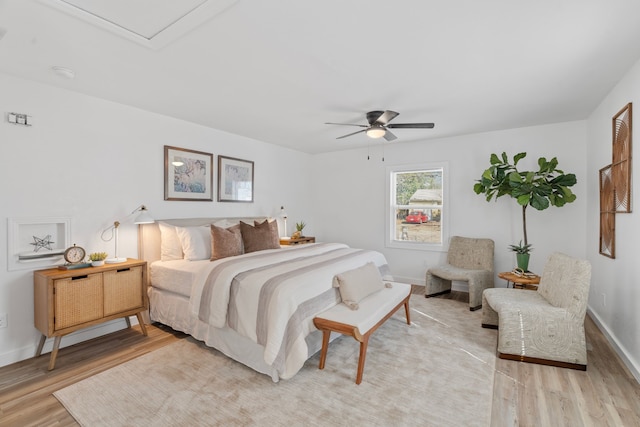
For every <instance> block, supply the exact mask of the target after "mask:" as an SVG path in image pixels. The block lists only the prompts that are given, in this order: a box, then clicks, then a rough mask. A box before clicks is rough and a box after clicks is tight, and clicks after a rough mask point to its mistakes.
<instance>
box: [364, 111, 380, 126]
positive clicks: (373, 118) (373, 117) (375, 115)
mask: <svg viewBox="0 0 640 427" xmlns="http://www.w3.org/2000/svg"><path fill="white" fill-rule="evenodd" d="M383 114H384V111H378V110H376V111H369V112H368V113H367V122H369V124H370V125H372V124H374V123H376V122H377V121H378V119H379V118H380V117H382V115H383Z"/></svg>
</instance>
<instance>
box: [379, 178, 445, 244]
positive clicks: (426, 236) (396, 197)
mask: <svg viewBox="0 0 640 427" xmlns="http://www.w3.org/2000/svg"><path fill="white" fill-rule="evenodd" d="M442 176H443V174H442V168H438V169H428V170H416V171H402V172H392V182H393V188H392V189H391V190H392V191H394V193H395V194H393V197H392V200H393V203H394V205H393V209H394V212H395V221H392V222H393V236H394V237H393V238H394V240H396V241H411V242H420V243H432V244H441V243H442V227H441V218H442V208H443V204H442V188H443V187H442Z"/></svg>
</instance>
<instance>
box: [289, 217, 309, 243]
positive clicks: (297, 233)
mask: <svg viewBox="0 0 640 427" xmlns="http://www.w3.org/2000/svg"><path fill="white" fill-rule="evenodd" d="M306 225H307V224H305V223H304V221H300V222H296V231H295V232H294V233H293V234H292V235H291V238H292V239H300V238H304V236H303V235H302V230H304V227H306Z"/></svg>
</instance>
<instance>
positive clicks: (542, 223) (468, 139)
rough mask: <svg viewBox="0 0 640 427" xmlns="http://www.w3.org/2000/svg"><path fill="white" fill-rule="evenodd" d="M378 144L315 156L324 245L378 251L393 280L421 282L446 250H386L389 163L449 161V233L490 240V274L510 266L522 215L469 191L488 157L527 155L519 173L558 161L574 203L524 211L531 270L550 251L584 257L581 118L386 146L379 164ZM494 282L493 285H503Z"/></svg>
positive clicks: (505, 202)
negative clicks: (572, 180) (570, 181)
mask: <svg viewBox="0 0 640 427" xmlns="http://www.w3.org/2000/svg"><path fill="white" fill-rule="evenodd" d="M380 144H381V143H378V145H376V146H372V148H371V149H370V152H371V159H370V160H367V149H359V150H347V151H341V152H334V153H328V154H321V155H316V156H314V159H313V165H314V180H313V186H314V187H313V188H314V191H313V192H314V194H315V196H316V199H315V203H316V204H315V206H316V208H315V211H316V214H317V216H318V218H321V223H320V224H318V227H319V230H320V231H319V232H318V235H320V236H321V237H322V239H323V240H340V241H345V242H346V243H348V244H350V245H351V246H355V247H363V248H369V249H375V250H379V251H381V252H383V253H384V254H385V256H386V258H387V261H388V262H389V265H390V267H391V270H392V274H394V276H396V277H398V278H400V279H401V280H405V281H410V282H412V283H416V284H424V280H425V279H424V276H425V272H426V269H427V267H428V266H431V265H434V264H437V263H439V262H442V261H443V260H444V259H445V256H446V254H445V253H444V252H432V251H419V250H408V249H392V248H387V247H385V241H384V229H385V227H384V221H385V192H386V191H387V189H386V187H385V175H386V167H387V166H390V165H402V164H415V163H419V162H439V161H446V162H448V164H449V181H450V188H449V198H450V200H449V202H448V203H447V205H446V208H447V209H449V220H450V224H449V225H450V235H463V236H472V237H489V238H492V239H494V241H495V244H496V249H495V267H496V274H497V273H498V272H500V271H509V270H511V269H512V268H513V267H514V266H515V255H514V254H513V252H510V251H509V250H508V249H507V247H508V245H509V244H513V243H518V242H519V241H520V240H521V239H522V238H523V237H522V216H521V213H522V210H521V208H520V207H519V205H517V203H516V202H515V200H513V199H511V198H508V197H502V198H500V199H499V200H498V201H497V202H491V203H487V202H486V200H485V199H484V197H483V196H480V195H476V194H475V193H474V191H473V185H474V184H475V181H476V180H477V179H479V178H480V176H481V175H482V172H483V171H484V170H485V169H486V168H488V167H489V157H490V155H491V153H498V154H500V153H502V152H503V151H506V152H507V154H508V155H509V156H510V157H513V155H515V154H516V153H518V152H522V151H524V152H527V157H526V158H525V159H523V160H521V162H520V163H519V164H518V167H519V168H520V169H521V170H528V169H537V159H538V158H539V157H543V156H544V157H547V159H551V158H553V157H557V158H558V161H559V167H560V169H562V170H564V171H565V172H567V173H570V172H572V173H575V174H576V175H577V178H578V183H577V184H576V185H575V186H574V187H573V190H574V192H575V193H576V195H577V200H576V201H575V202H574V203H572V204H568V205H565V206H564V207H562V208H556V207H550V208H549V209H547V210H545V211H536V210H535V209H533V208H528V209H527V232H528V237H529V243H532V244H533V247H534V250H533V253H532V256H531V262H530V269H531V270H533V271H536V272H541V271H542V267H543V265H544V263H545V261H546V259H547V257H548V256H549V254H550V253H551V252H553V251H562V252H565V253H567V254H570V255H573V256H577V257H584V256H585V255H586V252H585V233H584V230H585V224H586V217H585V208H586V206H587V204H586V203H587V198H586V195H587V183H588V181H587V177H586V173H585V171H586V167H585V162H586V151H585V148H586V123H585V122H584V121H578V122H570V123H561V124H556V125H547V126H537V127H530V128H522V129H512V130H504V131H498V132H489V133H483V134H475V135H467V136H461V137H457V138H448V139H440V140H434V141H424V142H415V143H403V144H400V143H396V144H394V143H391V144H389V143H387V144H386V145H385V149H384V158H385V161H384V162H383V161H382V160H381V154H382V152H381V150H382V149H381V146H380ZM505 285H506V283H504V282H502V281H501V280H500V279H498V278H497V277H496V286H505Z"/></svg>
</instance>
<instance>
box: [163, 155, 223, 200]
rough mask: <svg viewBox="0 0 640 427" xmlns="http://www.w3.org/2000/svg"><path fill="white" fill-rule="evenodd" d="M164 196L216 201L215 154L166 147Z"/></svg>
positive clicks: (167, 197)
mask: <svg viewBox="0 0 640 427" xmlns="http://www.w3.org/2000/svg"><path fill="white" fill-rule="evenodd" d="M164 199H165V200H180V201H208V202H212V201H213V154H211V153H205V152H202V151H196V150H188V149H186V148H179V147H172V146H169V145H165V146H164Z"/></svg>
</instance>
